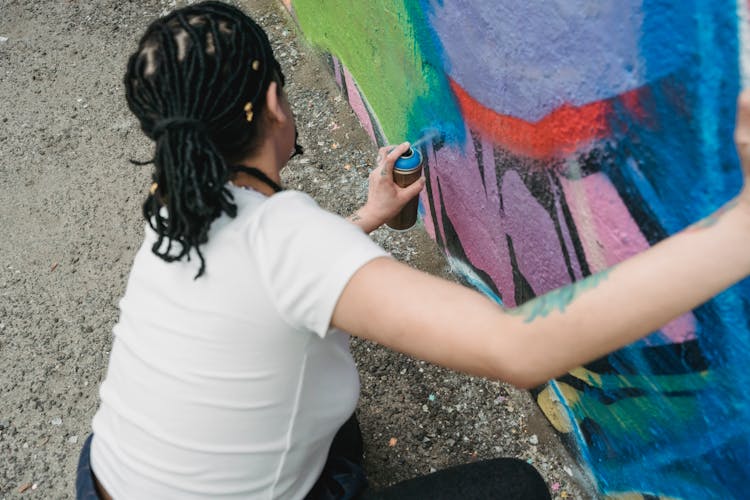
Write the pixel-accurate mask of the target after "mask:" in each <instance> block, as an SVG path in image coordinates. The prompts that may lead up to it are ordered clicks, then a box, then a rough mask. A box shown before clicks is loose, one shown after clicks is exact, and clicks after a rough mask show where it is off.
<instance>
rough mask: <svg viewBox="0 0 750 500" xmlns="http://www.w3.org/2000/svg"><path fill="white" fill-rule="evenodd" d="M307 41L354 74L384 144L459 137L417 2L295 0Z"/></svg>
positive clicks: (447, 90) (444, 81)
mask: <svg viewBox="0 0 750 500" xmlns="http://www.w3.org/2000/svg"><path fill="white" fill-rule="evenodd" d="M293 5H294V11H295V13H296V15H297V19H298V22H299V24H300V26H301V28H302V31H303V33H304V35H305V36H306V38H307V39H308V40H310V41H311V42H312V43H313V44H315V45H317V46H319V47H321V48H323V49H324V50H327V51H329V52H330V53H332V54H334V55H335V56H337V57H338V58H339V59H340V60H341V61H342V63H343V64H344V65H345V66H346V67H347V69H348V70H349V71H350V72H351V74H352V75H353V76H354V79H355V80H356V82H357V85H359V87H360V89H361V90H362V93H363V94H364V95H365V97H366V99H367V102H368V104H369V105H370V107H371V108H372V111H373V112H374V113H375V114H376V116H377V119H378V122H379V123H380V126H381V128H382V129H383V132H384V133H385V135H386V138H387V140H388V141H389V142H392V143H396V142H401V141H403V140H409V141H416V140H417V139H418V138H419V137H420V136H421V134H422V131H423V130H425V129H428V128H438V129H440V130H442V131H445V130H446V129H450V130H452V133H451V135H453V136H455V135H456V131H457V130H459V129H460V130H461V134H459V135H461V136H462V134H463V125H462V123H463V122H462V119H461V115H460V112H459V110H458V107H457V105H456V103H455V100H454V98H453V94H452V92H451V90H450V86H449V85H448V80H447V77H446V76H445V74H444V72H443V69H442V64H441V62H440V58H439V52H440V51H439V49H438V48H437V47H435V46H434V44H435V43H436V42H435V41H434V40H433V37H432V36H431V34H430V33H429V31H426V30H429V23H428V20H427V19H426V18H425V17H424V13H423V12H422V10H421V8H419V2H414V1H409V0H366V1H362V0H325V1H324V2H321V1H319V0H295V1H294V2H293Z"/></svg>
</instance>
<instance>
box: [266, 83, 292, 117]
mask: <svg viewBox="0 0 750 500" xmlns="http://www.w3.org/2000/svg"><path fill="white" fill-rule="evenodd" d="M266 110H267V111H268V118H270V119H271V120H273V121H275V122H278V123H284V122H286V121H287V120H288V119H289V117H288V116H287V113H286V111H285V110H284V106H283V104H282V96H281V92H279V86H278V84H277V83H276V82H275V81H272V82H271V83H270V84H269V85H268V89H267V90H266Z"/></svg>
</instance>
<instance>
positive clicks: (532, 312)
mask: <svg viewBox="0 0 750 500" xmlns="http://www.w3.org/2000/svg"><path fill="white" fill-rule="evenodd" d="M612 269H614V268H610V269H607V270H605V271H602V272H600V273H597V274H594V275H593V276H589V277H588V278H586V279H585V280H582V281H577V282H575V283H573V284H571V285H568V286H566V287H563V288H558V289H557V290H553V291H551V292H549V293H546V294H544V295H542V296H540V297H537V298H535V299H533V300H530V301H528V302H526V303H525V304H522V305H521V306H519V307H516V308H515V309H507V310H506V311H507V312H508V313H509V314H512V315H514V316H526V321H525V323H531V322H532V321H534V320H535V319H536V318H540V317H541V318H545V317H547V316H549V315H550V313H552V312H553V311H555V310H557V311H560V312H561V313H562V312H565V308H566V307H568V305H569V304H570V303H571V302H573V301H574V300H575V299H576V298H577V297H578V296H580V295H581V294H582V293H583V292H585V291H588V290H592V289H594V288H596V287H597V286H598V285H599V283H601V282H602V281H604V280H606V279H607V278H608V277H609V273H610V272H611V271H612Z"/></svg>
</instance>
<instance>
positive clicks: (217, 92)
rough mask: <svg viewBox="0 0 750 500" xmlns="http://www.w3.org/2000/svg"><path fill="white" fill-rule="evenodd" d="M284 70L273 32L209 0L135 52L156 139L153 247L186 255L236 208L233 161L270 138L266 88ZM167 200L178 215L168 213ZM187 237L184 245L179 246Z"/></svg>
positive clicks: (130, 79) (133, 105) (128, 84)
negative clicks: (271, 39) (265, 127)
mask: <svg viewBox="0 0 750 500" xmlns="http://www.w3.org/2000/svg"><path fill="white" fill-rule="evenodd" d="M274 81H275V82H276V85H278V88H279V89H280V86H281V85H283V81H284V76H283V73H282V72H281V67H280V66H279V63H278V62H277V61H276V59H275V57H274V55H273V51H272V49H271V45H270V43H269V41H268V37H267V36H266V34H265V32H264V31H263V29H262V28H260V27H259V26H258V25H257V24H256V23H255V22H254V21H253V20H252V19H250V18H249V17H248V16H246V15H245V14H243V13H242V12H241V11H239V10H238V9H236V8H234V7H232V6H229V5H226V4H223V3H220V2H205V3H200V4H196V5H192V6H189V7H185V8H182V9H179V10H176V11H174V12H172V13H171V14H169V15H167V16H165V17H163V18H160V19H158V20H156V21H155V22H154V23H152V24H151V25H150V26H149V27H148V29H147V30H146V33H145V34H144V35H143V37H142V38H141V41H140V43H139V45H138V50H137V51H136V52H135V53H134V54H133V55H132V56H131V57H130V60H129V62H128V68H127V73H126V75H125V89H126V96H127V101H128V106H129V107H130V109H131V111H132V112H133V113H134V114H135V115H136V116H137V117H138V119H139V121H140V124H141V128H142V130H143V131H144V133H145V134H146V135H147V136H148V137H150V138H151V139H153V140H154V141H155V142H156V151H155V156H154V164H155V172H154V186H155V187H154V188H153V189H152V190H151V191H152V192H151V193H150V195H149V197H148V198H147V200H146V202H145V203H144V207H143V209H144V216H145V217H146V219H147V220H148V221H149V223H150V224H151V225H152V227H153V228H154V230H155V231H156V232H157V233H158V235H159V239H158V241H157V242H156V243H155V244H154V247H153V250H154V253H156V254H157V255H158V256H160V257H161V258H163V259H164V260H166V261H168V262H169V261H173V260H179V259H182V258H183V257H185V256H187V255H189V252H190V250H191V249H193V248H194V249H195V250H196V251H197V253H198V256H199V258H200V260H201V267H200V270H199V272H198V275H200V274H202V273H203V269H204V262H203V256H202V255H201V253H200V249H199V245H200V244H202V243H205V242H206V241H207V235H208V230H209V227H210V225H211V222H213V220H215V219H216V218H217V217H219V216H220V215H221V214H222V213H223V212H225V213H227V214H228V215H230V216H234V215H236V206H235V205H234V203H233V202H232V196H231V194H230V193H229V192H228V191H227V190H226V188H225V184H226V182H227V181H228V180H229V178H230V177H231V175H232V171H231V169H230V165H232V164H233V163H236V162H239V161H240V160H242V159H244V158H247V157H248V156H250V155H252V154H253V152H254V150H255V149H257V148H258V147H260V145H261V143H262V141H263V140H264V135H263V134H264V130H263V124H264V116H263V115H264V110H265V104H266V93H267V91H268V89H269V86H270V85H271V82H274ZM163 204H165V205H166V206H167V207H168V209H167V211H168V215H164V213H163V212H162V211H161V208H162V205H163ZM175 244H177V245H175Z"/></svg>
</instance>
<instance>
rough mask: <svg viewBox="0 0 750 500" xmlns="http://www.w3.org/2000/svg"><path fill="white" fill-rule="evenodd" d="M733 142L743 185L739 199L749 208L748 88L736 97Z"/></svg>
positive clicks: (749, 102)
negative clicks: (740, 168)
mask: <svg viewBox="0 0 750 500" xmlns="http://www.w3.org/2000/svg"><path fill="white" fill-rule="evenodd" d="M734 143H735V145H736V147H737V155H738V156H739V158H740V165H741V166H742V174H743V179H744V186H743V188H742V192H741V193H740V200H741V201H743V202H744V203H745V204H746V205H747V206H748V208H749V209H750V90H744V91H743V92H742V93H741V94H740V96H739V98H738V99H737V124H736V126H735V129H734Z"/></svg>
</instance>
